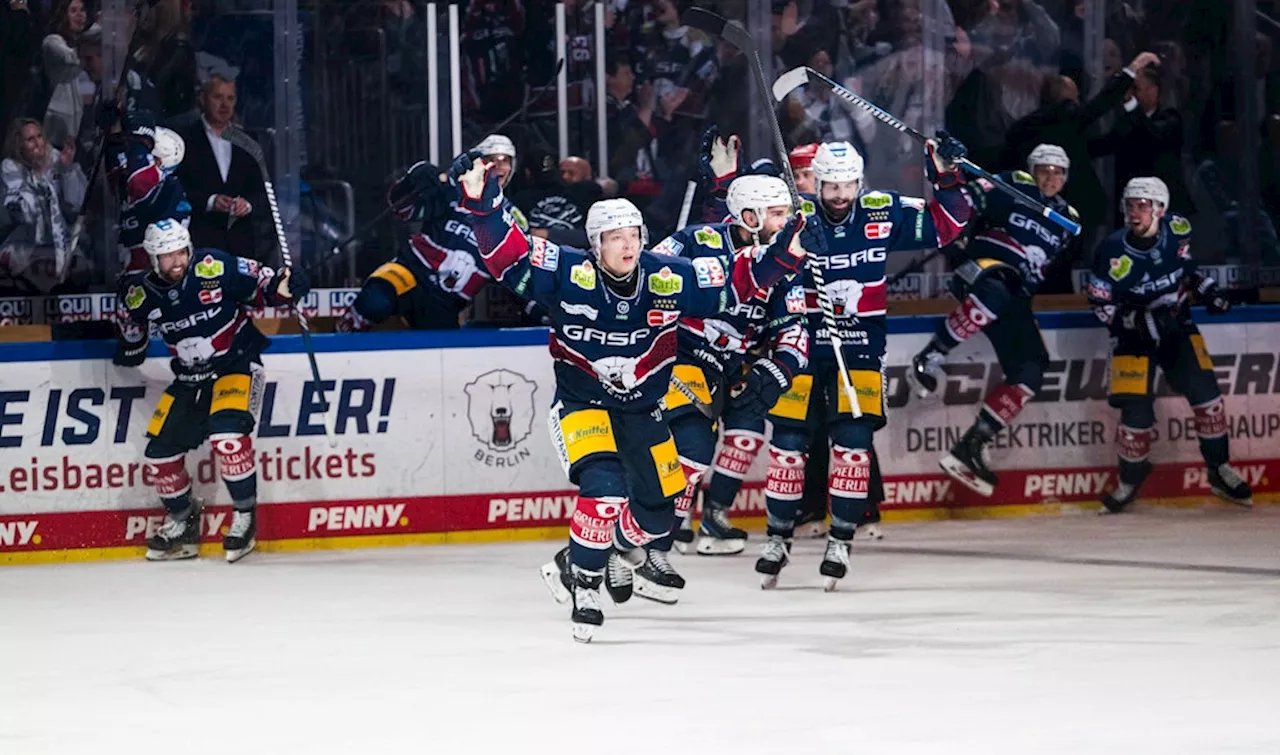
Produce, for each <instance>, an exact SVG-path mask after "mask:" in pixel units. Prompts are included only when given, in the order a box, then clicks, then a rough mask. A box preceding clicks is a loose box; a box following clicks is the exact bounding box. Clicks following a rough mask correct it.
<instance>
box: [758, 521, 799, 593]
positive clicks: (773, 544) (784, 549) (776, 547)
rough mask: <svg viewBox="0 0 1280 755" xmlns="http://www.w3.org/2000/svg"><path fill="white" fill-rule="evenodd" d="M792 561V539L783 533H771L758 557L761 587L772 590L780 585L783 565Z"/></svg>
mask: <svg viewBox="0 0 1280 755" xmlns="http://www.w3.org/2000/svg"><path fill="white" fill-rule="evenodd" d="M790 562H791V540H790V539H789V538H784V537H783V536H782V535H770V536H769V539H768V540H766V541H765V543H764V547H763V548H762V549H761V550H760V558H758V559H756V573H757V574H759V575H760V589H761V590H772V589H773V588H775V587H777V586H778V575H779V574H781V573H782V567H784V566H786V565H787V564H788V563H790Z"/></svg>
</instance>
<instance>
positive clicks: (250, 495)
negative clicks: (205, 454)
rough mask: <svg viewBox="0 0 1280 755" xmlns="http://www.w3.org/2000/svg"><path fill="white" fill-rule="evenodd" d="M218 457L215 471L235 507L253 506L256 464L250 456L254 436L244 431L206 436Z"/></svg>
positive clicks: (256, 490)
mask: <svg viewBox="0 0 1280 755" xmlns="http://www.w3.org/2000/svg"><path fill="white" fill-rule="evenodd" d="M209 441H210V443H212V444H213V453H214V455H215V456H217V457H218V472H219V473H220V474H221V475H222V481H223V482H224V483H225V484H226V486H227V492H228V493H230V494H231V500H232V501H233V502H234V503H235V508H236V510H237V511H248V510H251V509H253V507H254V506H255V505H257V502H258V467H257V464H256V463H255V460H254V458H253V438H250V437H249V436H248V435H245V434H243V433H214V434H212V435H210V436H209Z"/></svg>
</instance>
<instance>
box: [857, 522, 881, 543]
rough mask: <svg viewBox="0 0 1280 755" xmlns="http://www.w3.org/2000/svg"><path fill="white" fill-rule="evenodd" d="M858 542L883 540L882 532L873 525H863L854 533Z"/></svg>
mask: <svg viewBox="0 0 1280 755" xmlns="http://www.w3.org/2000/svg"><path fill="white" fill-rule="evenodd" d="M855 536H856V537H857V539H859V540H884V532H882V531H881V530H880V528H879V527H877V526H876V525H874V524H864V525H863V526H861V527H859V528H858V529H857V530H856V531H855Z"/></svg>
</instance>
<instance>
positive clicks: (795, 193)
mask: <svg viewBox="0 0 1280 755" xmlns="http://www.w3.org/2000/svg"><path fill="white" fill-rule="evenodd" d="M681 20H682V21H684V22H685V23H686V24H688V25H689V26H692V27H693V28H695V29H699V30H701V31H703V32H706V33H707V34H711V35H714V36H717V37H720V38H722V39H724V40H725V41H726V42H728V43H729V44H731V45H733V46H734V47H736V48H738V49H739V50H741V51H742V54H743V55H746V56H747V62H748V63H749V64H750V66H751V72H752V74H753V75H754V76H755V80H756V87H757V88H758V89H759V90H760V96H761V97H762V98H763V99H764V104H765V108H764V110H765V113H766V116H767V118H768V120H769V129H770V131H772V132H773V147H774V149H775V150H776V152H777V161H778V166H779V167H780V168H781V170H782V178H783V180H785V181H786V182H787V188H788V189H790V190H791V203H792V205H793V206H794V207H796V208H797V209H798V208H799V207H800V192H799V190H797V189H796V178H795V176H793V175H792V174H791V161H790V160H789V159H788V153H787V143H786V142H785V141H783V139H782V127H781V126H779V125H778V114H777V112H775V105H774V103H773V101H772V100H771V99H770V98H769V91H770V90H769V82H767V81H765V78H764V67H763V66H762V64H761V63H760V53H759V51H758V50H757V49H756V42H755V40H754V39H752V38H751V35H750V34H749V33H748V32H747V30H746V29H744V28H742V27H741V26H738V25H737V24H731V23H729V21H728V20H727V19H725V18H724V16H721V15H718V14H716V13H712V12H711V11H709V10H706V9H703V8H690V9H689V10H688V11H686V12H685V13H684V15H683V16H682V17H681ZM805 260H806V261H807V262H808V264H809V273H810V274H811V275H812V276H813V287H814V289H816V291H817V294H818V308H819V309H821V310H822V322H823V325H825V326H826V328H827V336H828V338H830V339H831V349H832V351H834V352H835V354H836V368H837V369H838V370H839V371H840V385H841V386H842V387H843V388H844V392H845V395H846V396H847V397H848V399H849V411H850V412H851V413H852V414H853V416H854V418H855V419H856V418H858V417H861V416H862V409H861V408H860V407H859V406H858V394H857V392H856V391H854V389H853V382H852V381H851V380H850V379H849V367H848V366H847V365H846V363H845V359H844V341H842V340H841V338H840V331H839V329H838V328H837V327H836V316H835V311H834V310H833V309H832V307H831V297H830V296H829V295H828V294H827V281H826V276H825V275H824V274H823V272H822V267H821V266H819V265H818V263H817V262H815V261H814V259H813V255H805Z"/></svg>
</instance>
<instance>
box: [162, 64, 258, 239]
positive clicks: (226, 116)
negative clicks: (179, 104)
mask: <svg viewBox="0 0 1280 755" xmlns="http://www.w3.org/2000/svg"><path fill="white" fill-rule="evenodd" d="M200 106H201V110H202V112H203V116H202V117H201V118H200V120H198V121H196V123H195V125H194V126H190V127H188V128H187V129H185V130H182V131H179V132H178V133H179V134H180V135H181V136H182V138H183V140H184V141H185V142H186V146H187V153H186V157H185V158H184V159H183V161H182V164H181V165H180V166H179V167H178V178H179V179H180V180H181V181H182V188H183V189H185V190H186V193H187V198H188V199H189V201H190V202H191V227H190V230H191V239H192V241H193V243H194V244H195V245H196V246H197V247H200V246H211V247H214V248H215V249H222V250H224V251H227V252H230V253H231V254H235V255H239V256H241V257H248V258H250V259H255V260H258V261H259V262H265V261H266V259H267V257H268V255H269V253H270V251H271V249H272V248H273V243H272V241H271V238H272V237H271V235H270V234H268V233H265V232H264V231H265V228H262V227H260V226H261V225H262V222H258V221H259V220H262V221H263V222H265V220H266V216H265V213H266V212H267V200H266V191H265V189H264V188H263V185H262V174H261V173H260V172H259V171H258V166H257V164H256V163H255V162H254V160H253V158H252V157H250V156H249V155H248V153H246V152H245V151H244V150H242V149H240V148H239V147H236V146H234V145H233V144H231V142H229V141H227V140H226V139H225V138H224V137H223V132H224V131H226V129H227V127H228V126H230V125H231V121H232V118H234V117H235V109H236V85H235V83H234V82H232V81H230V80H229V79H226V78H223V77H222V76H219V75H217V74H214V75H212V76H210V77H209V81H208V83H206V84H205V86H204V90H203V91H202V93H201V95H200Z"/></svg>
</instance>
